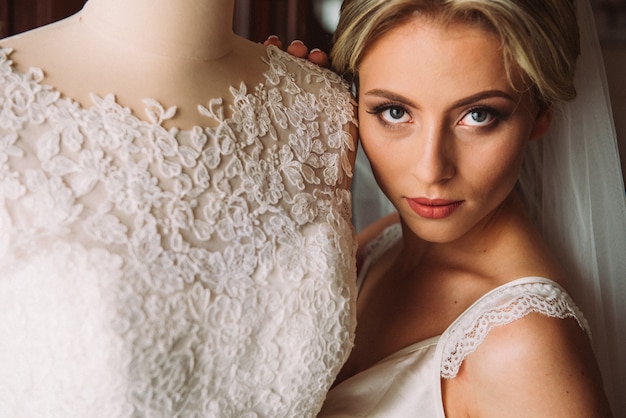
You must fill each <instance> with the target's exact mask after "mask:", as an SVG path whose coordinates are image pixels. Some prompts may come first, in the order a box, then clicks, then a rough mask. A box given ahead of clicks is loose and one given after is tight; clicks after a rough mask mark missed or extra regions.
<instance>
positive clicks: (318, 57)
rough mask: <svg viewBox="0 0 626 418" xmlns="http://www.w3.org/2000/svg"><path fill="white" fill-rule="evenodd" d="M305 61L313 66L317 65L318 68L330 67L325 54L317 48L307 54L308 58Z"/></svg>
mask: <svg viewBox="0 0 626 418" xmlns="http://www.w3.org/2000/svg"><path fill="white" fill-rule="evenodd" d="M307 59H308V60H309V61H311V62H312V63H313V64H317V65H319V66H320V67H324V68H328V67H329V65H330V63H329V62H328V55H327V54H326V52H324V51H322V50H320V49H318V48H314V49H312V50H311V52H309V56H308V57H307Z"/></svg>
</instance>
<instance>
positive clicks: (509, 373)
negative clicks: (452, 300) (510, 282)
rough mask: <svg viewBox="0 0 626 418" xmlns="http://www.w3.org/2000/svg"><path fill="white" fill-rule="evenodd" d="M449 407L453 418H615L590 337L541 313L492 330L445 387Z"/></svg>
mask: <svg viewBox="0 0 626 418" xmlns="http://www.w3.org/2000/svg"><path fill="white" fill-rule="evenodd" d="M444 403H445V405H446V409H447V411H448V412H449V413H450V416H456V415H457V413H459V414H460V413H464V414H465V413H467V414H469V415H472V416H474V414H475V415H476V416H481V417H502V416H507V417H528V416H532V417H569V418H575V417H585V418H593V417H603V418H604V417H610V416H611V415H610V411H609V407H608V403H607V400H606V397H605V395H604V392H603V389H602V380H601V377H600V373H599V371H598V367H597V364H596V361H595V358H594V356H593V352H592V349H591V345H590V342H589V339H588V337H587V335H586V333H585V332H584V331H583V330H582V329H581V328H580V327H579V325H578V323H577V322H576V320H575V319H572V318H569V319H557V318H551V317H548V316H545V315H542V314H538V313H531V314H529V315H527V316H525V317H523V318H521V319H518V320H516V321H514V322H512V323H510V324H507V325H504V326H499V327H496V328H494V329H493V330H491V332H490V333H489V335H488V336H487V337H486V339H485V340H484V342H483V343H482V344H481V345H480V347H478V349H477V350H476V351H475V352H474V353H472V354H470V355H469V356H468V357H467V358H466V359H465V361H464V362H463V364H462V366H461V369H460V370H459V374H458V376H457V377H456V378H454V379H451V380H448V381H445V382H444Z"/></svg>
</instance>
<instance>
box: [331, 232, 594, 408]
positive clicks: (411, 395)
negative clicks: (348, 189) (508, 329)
mask: <svg viewBox="0 0 626 418" xmlns="http://www.w3.org/2000/svg"><path fill="white" fill-rule="evenodd" d="M401 237H402V231H401V228H400V226H399V225H398V224H396V225H393V226H391V227H389V228H387V229H385V230H384V231H383V233H382V234H381V235H379V236H378V237H377V238H376V239H374V240H372V241H371V243H370V245H369V246H368V247H366V257H367V258H366V259H365V262H364V267H363V270H362V271H361V273H359V276H360V277H359V280H360V281H362V279H363V276H365V274H366V273H367V269H368V268H369V266H370V265H371V263H372V262H373V261H374V260H376V259H377V258H378V257H380V256H381V255H382V254H383V253H385V251H386V250H387V249H389V248H390V247H391V246H392V245H393V244H395V243H396V242H397V241H398V240H399V239H401ZM533 312H536V313H540V314H542V315H546V316H550V317H553V318H560V319H565V318H574V319H575V320H576V321H578V324H579V325H580V327H581V328H582V329H584V330H585V331H586V332H587V333H588V335H590V333H589V327H588V325H587V321H586V319H585V317H584V316H583V314H582V312H580V310H579V309H578V307H577V306H576V305H575V304H574V302H573V301H572V299H571V298H570V296H569V295H568V294H567V293H566V292H565V290H564V289H563V288H561V287H560V286H559V285H558V284H557V283H555V282H553V281H551V280H549V279H546V278H542V277H524V278H520V279H517V280H513V281H511V282H508V283H506V284H504V285H502V286H500V287H497V288H495V289H493V290H492V291H490V292H488V293H486V294H485V295H483V296H482V297H481V298H480V299H478V300H477V301H476V302H475V303H474V304H472V305H471V306H470V307H469V308H468V309H467V310H465V311H464V312H463V313H462V314H461V315H460V316H459V317H458V318H457V319H456V320H455V321H454V322H453V323H452V324H451V325H450V326H449V327H448V328H447V329H446V330H445V331H444V332H443V333H442V334H441V335H439V336H435V337H432V338H429V339H427V340H424V341H419V342H417V343H415V344H412V345H410V346H408V347H405V348H403V349H401V350H399V351H397V352H395V353H393V354H391V355H389V356H388V357H386V358H384V359H382V360H381V361H379V362H378V363H376V364H374V365H373V366H372V367H370V368H369V369H366V370H364V371H362V372H360V373H358V374H356V375H354V376H352V377H351V378H349V379H346V380H344V381H343V382H341V383H340V384H339V385H337V386H336V387H334V388H333V389H331V390H330V392H329V393H328V396H327V398H326V401H325V403H324V406H323V408H322V411H321V413H320V414H319V418H330V417H335V418H339V417H355V416H358V417H385V418H405V417H410V416H419V417H429V418H431V417H432V418H444V417H445V414H444V407H443V398H442V393H441V379H452V378H454V377H456V375H457V373H458V371H459V368H460V367H461V365H462V363H463V360H464V359H465V358H466V357H467V356H468V355H470V354H471V353H473V352H474V351H475V350H476V349H477V348H478V347H479V346H480V345H481V344H482V342H483V341H484V340H485V338H486V337H487V335H488V334H489V331H491V330H492V329H493V328H495V327H498V326H504V325H506V324H509V323H511V322H513V321H516V320H519V319H521V318H523V317H525V316H526V315H528V314H530V313H533Z"/></svg>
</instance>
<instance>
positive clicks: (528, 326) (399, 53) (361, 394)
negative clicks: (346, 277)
mask: <svg viewBox="0 0 626 418" xmlns="http://www.w3.org/2000/svg"><path fill="white" fill-rule="evenodd" d="M584 6H585V7H584V8H582V9H581V10H578V13H579V14H578V16H579V17H583V18H584V17H586V18H587V19H589V18H590V17H591V16H592V15H591V12H590V10H589V9H588V7H586V6H587V5H586V4H585V5H584ZM582 28H583V33H584V34H585V36H583V38H582V40H583V45H582V47H583V50H584V52H589V45H588V44H586V42H587V38H586V36H587V34H588V33H592V30H593V28H591V29H589V28H587V27H582ZM335 40H336V42H335V45H334V47H333V51H332V53H331V61H332V64H333V67H334V68H335V69H336V70H337V71H338V72H339V73H340V74H343V75H345V76H346V77H347V78H348V79H349V81H352V83H353V84H354V87H355V89H356V92H357V97H358V105H359V107H358V118H359V132H360V138H361V142H362V146H363V149H364V151H365V153H366V154H367V157H368V159H369V161H370V164H371V166H372V170H373V172H374V175H375V177H376V180H377V182H378V184H379V186H380V188H381V190H382V191H383V192H384V193H385V195H386V196H387V197H388V198H389V200H390V201H391V202H392V203H393V204H394V206H395V207H396V209H397V212H398V215H399V223H395V219H393V218H386V219H383V220H382V221H381V222H380V223H378V224H374V225H372V227H371V228H369V229H368V230H366V231H364V232H363V233H362V234H361V235H360V236H359V246H360V254H359V266H358V269H359V282H358V286H359V297H358V301H357V319H358V327H357V334H356V340H355V347H354V349H353V351H352V353H351V355H350V357H349V359H348V361H347V363H346V364H345V366H344V368H343V369H342V372H341V373H340V375H339V377H338V380H337V382H336V386H335V387H334V388H333V389H332V390H331V391H330V392H329V394H328V397H327V399H326V402H325V405H324V407H323V409H322V412H321V414H320V416H321V417H339V416H342V417H343V416H380V417H385V418H388V417H406V416H423V417H443V416H447V417H457V416H458V417H465V416H480V417H490V416H494V417H502V416H506V417H516V416H520V417H521V416H524V417H526V416H532V417H555V416H563V417H606V416H610V415H611V411H610V407H609V404H608V402H607V398H606V396H605V391H604V389H603V382H602V377H601V374H600V372H599V370H598V367H597V365H596V360H595V358H594V352H593V348H592V345H591V343H590V339H589V338H588V337H589V326H588V325H587V321H586V319H585V317H584V316H583V314H582V312H581V311H580V310H579V309H578V307H577V306H576V304H575V303H574V302H573V300H572V299H571V298H570V296H569V295H568V293H567V291H566V290H565V289H569V288H571V289H574V290H575V291H576V295H577V297H580V298H581V300H586V301H590V300H591V303H589V302H588V303H587V304H586V305H585V307H587V308H589V312H590V316H592V319H593V322H592V331H595V332H594V336H595V338H598V340H597V341H599V343H596V346H595V347H594V348H595V349H596V351H597V352H598V353H599V355H601V356H602V357H601V358H602V359H603V360H604V361H605V363H603V365H604V366H605V368H604V372H605V373H606V377H607V382H609V386H608V387H609V389H610V390H611V391H610V392H609V393H610V394H611V395H612V401H613V407H614V409H615V410H614V412H615V413H616V414H621V413H622V412H623V411H624V409H623V408H622V407H621V406H620V403H619V402H620V401H619V400H618V397H619V394H618V393H617V392H616V391H617V390H619V387H620V386H619V385H616V382H617V381H618V380H619V379H620V378H621V379H623V377H624V376H623V373H624V369H623V367H620V364H623V363H619V362H620V359H619V358H612V359H611V361H615V362H616V363H615V366H616V367H617V369H616V370H617V372H616V373H615V374H613V375H611V364H609V363H607V362H606V361H607V360H608V359H607V357H606V355H607V353H609V354H612V353H611V351H610V350H611V347H613V348H615V347H616V345H615V342H616V341H617V340H616V339H613V340H611V344H612V345H611V344H608V343H607V338H611V337H612V336H613V337H614V334H613V333H612V332H610V331H611V329H610V328H609V327H611V326H612V327H614V328H615V327H617V326H618V325H617V324H618V322H616V321H619V320H620V319H619V318H620V316H619V315H618V314H619V313H620V312H623V301H622V300H623V293H620V292H621V291H623V285H618V286H617V287H615V288H614V289H615V290H618V292H616V293H614V294H604V292H607V291H610V290H613V289H612V288H611V287H610V286H611V283H613V284H614V283H615V282H616V281H618V280H619V278H620V277H619V275H616V274H615V273H612V271H611V270H610V269H611V268H612V266H613V263H615V265H617V266H623V261H620V260H619V259H609V261H607V259H606V258H603V257H605V256H604V254H602V253H599V254H593V255H592V257H593V260H592V261H593V264H594V265H599V266H601V268H599V269H597V270H596V271H591V270H590V268H589V266H588V265H587V259H586V258H577V257H586V256H587V251H586V248H585V247H584V246H585V245H586V244H587V243H586V242H585V241H584V239H585V238H586V236H585V235H581V234H580V233H579V232H580V231H581V230H584V229H591V230H593V231H596V232H597V233H598V236H596V238H595V241H593V245H596V244H598V245H601V246H603V247H602V248H605V249H606V250H607V252H611V251H614V253H615V254H624V251H625V250H626V245H625V243H624V233H623V231H624V230H625V229H624V226H625V219H626V212H625V211H624V197H623V190H624V188H623V183H622V181H621V177H619V174H617V177H615V176H614V174H615V173H619V165H618V161H617V153H616V149H615V143H614V137H613V136H612V133H611V132H604V131H601V130H598V129H597V127H598V126H599V127H600V128H602V127H603V125H605V121H608V122H610V117H609V116H608V115H609V112H608V109H607V108H606V107H605V105H606V103H602V101H601V100H598V99H594V97H593V96H590V95H589V91H591V92H592V93H593V92H594V88H595V86H593V85H591V86H592V87H591V88H589V84H587V83H591V82H592V81H591V80H592V78H590V79H589V80H588V79H587V77H589V72H588V71H587V69H588V68H586V67H585V66H587V65H589V64H588V63H589V61H584V62H582V65H583V67H582V69H583V71H585V72H586V74H583V77H585V78H579V79H578V81H579V82H580V81H581V80H582V81H583V83H582V84H581V83H578V85H577V86H575V84H574V73H575V71H574V70H575V63H576V60H577V58H578V56H579V52H580V44H579V33H578V27H577V25H576V10H575V7H574V4H573V3H572V2H571V1H569V0H548V1H541V2H536V1H524V0H511V1H497V2H496V1H491V0H484V1H483V0H476V1H454V0H452V1H421V0H393V1H379V0H371V1H369V0H347V1H346V2H344V5H343V9H342V13H341V18H340V21H339V26H338V29H337V32H336V34H335ZM591 74H597V72H596V73H593V72H592V73H591ZM579 77H580V75H579ZM581 86H582V88H579V92H578V93H579V94H581V93H582V96H581V97H579V98H578V99H577V101H574V102H573V104H572V105H569V104H565V103H566V102H568V101H571V100H572V99H574V97H575V96H576V93H577V92H576V88H577V87H581ZM601 88H602V86H600V93H602V91H601ZM581 99H584V100H588V101H587V102H583V103H582V105H581V107H582V110H590V112H592V113H590V114H584V113H582V112H581V113H580V114H578V115H576V114H570V113H568V112H571V111H572V109H575V108H576V106H578V103H579V102H578V101H579V100H581ZM598 115H599V116H598ZM596 116H598V117H599V119H596ZM585 118H587V119H585ZM581 120H582V121H583V122H586V125H583V128H582V129H577V130H573V131H567V132H563V131H562V129H563V125H564V124H566V123H572V124H575V123H578V122H579V121H581ZM553 124H554V125H555V126H551V125H553ZM590 126H591V127H592V130H591V132H589V131H585V129H589V127H590ZM605 126H607V127H608V128H610V126H609V124H606V125H605ZM551 129H552V132H551V131H550V130H551ZM555 129H556V130H555ZM546 134H548V135H547V137H546V138H544V139H542V137H544V136H545V135H546ZM581 138H582V139H581ZM569 140H572V141H575V140H580V141H582V142H578V143H576V142H573V144H571V143H569V142H567V141H569ZM546 141H552V142H554V143H553V144H548V146H549V147H553V148H554V147H560V148H558V149H559V150H560V151H561V152H559V153H558V154H556V155H554V154H547V153H546V154H542V151H541V149H538V147H540V146H542V143H543V142H546ZM590 141H594V142H593V145H594V146H593V147H589V149H586V150H585V151H584V152H582V154H583V155H582V156H581V147H583V146H585V143H591V142H590ZM562 144H565V145H562ZM607 144H608V146H607ZM546 152H547V151H546ZM527 154H528V155H527ZM596 156H600V157H606V158H605V161H606V162H607V164H606V165H605V166H602V170H603V171H602V172H598V173H592V174H589V173H590V172H589V171H588V168H587V165H583V164H581V165H577V164H575V163H574V164H572V161H573V160H571V159H570V158H572V159H576V158H589V161H591V160H593V158H595V157H596ZM541 157H544V158H551V159H550V160H546V162H545V165H536V164H535V165H533V164H534V163H536V162H537V161H541ZM544 170H545V171H544ZM576 171H583V172H584V173H586V179H587V181H589V182H590V183H592V184H593V185H592V186H591V187H589V189H586V188H585V187H587V186H586V185H584V184H577V183H574V184H570V183H567V182H565V181H562V182H561V183H557V184H553V183H551V181H552V180H551V178H552V177H554V176H558V177H557V178H559V179H567V178H568V177H571V176H570V174H571V173H574V172H576ZM520 173H521V176H520ZM596 176H597V177H596ZM571 178H572V180H570V181H575V180H576V179H578V178H577V177H571ZM518 179H519V180H520V181H519V185H520V187H519V188H518V187H517V184H518ZM607 180H608V181H607ZM520 189H521V190H520ZM585 190H590V192H591V193H593V194H592V195H585V194H584V191H585ZM603 190H604V191H606V193H605V194H602V192H603ZM577 192H580V193H583V194H582V195H580V194H577ZM572 195H574V197H573V198H572V197H571V196H572ZM600 196H602V199H606V200H599V199H600ZM548 199H550V200H548ZM576 199H578V200H576ZM561 200H562V201H566V202H568V203H569V205H570V207H561V206H554V207H553V206H552V205H548V203H552V202H554V201H557V202H558V201H561ZM572 200H575V201H576V202H577V203H578V206H576V205H575V203H572V202H571V201H572ZM607 205H609V206H608V210H607V208H605V207H603V206H607ZM581 208H582V209H581ZM357 210H358V208H357ZM585 211H587V212H585ZM586 213H589V214H592V215H593V216H594V218H593V222H594V223H593V224H585V222H587V219H586V218H584V217H583V216H584V215H585V214H586ZM597 213H604V214H608V216H610V217H609V218H604V219H603V218H600V219H596V218H595V216H597V215H596V214H597ZM576 222H583V224H582V225H577V224H576ZM604 222H608V225H609V228H615V232H613V233H612V232H611V231H610V229H609V230H608V231H607V230H602V227H601V224H600V223H604ZM390 224H391V226H390ZM536 225H539V227H540V228H541V233H540V232H539V231H538V229H537V226H536ZM542 234H543V236H542ZM579 240H581V241H579ZM577 247H579V248H577ZM603 269H604V270H603ZM623 271H624V270H623V268H622V269H621V272H623ZM606 272H608V273H612V274H608V275H607V277H606V278H605V279H606V280H607V281H608V285H607V284H606V283H595V284H593V280H595V279H596V278H597V277H598V276H602V275H603V274H604V273H606ZM617 272H620V270H619V269H618V270H617ZM600 280H604V278H602V277H601V278H600ZM611 280H612V281H613V282H611ZM620 286H621V287H620ZM591 291H595V292H596V293H602V294H603V296H602V297H603V298H604V299H603V300H604V301H605V304H606V305H605V306H606V310H605V312H606V316H604V315H598V314H597V308H596V306H595V304H594V302H595V301H594V300H593V299H592V297H593V296H594V295H592V294H591V293H589V292H591ZM586 292H588V293H586ZM607 293H608V292H607ZM592 308H594V309H592ZM605 319H606V322H604V320H605ZM611 321H614V322H611ZM594 326H597V329H596V328H594ZM604 332H607V334H603V333H604ZM607 347H608V349H607ZM607 366H608V367H607ZM613 376H617V378H615V379H613V378H611V377H613ZM617 416H621V415H617Z"/></svg>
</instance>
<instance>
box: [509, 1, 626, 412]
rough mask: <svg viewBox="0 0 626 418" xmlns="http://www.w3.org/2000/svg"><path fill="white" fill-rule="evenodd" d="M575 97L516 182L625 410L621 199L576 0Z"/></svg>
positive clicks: (599, 81)
mask: <svg viewBox="0 0 626 418" xmlns="http://www.w3.org/2000/svg"><path fill="white" fill-rule="evenodd" d="M577 9H578V10H577V12H578V24H579V27H580V33H581V35H580V39H581V49H582V53H581V57H580V59H579V60H578V64H577V70H576V71H577V72H576V89H577V93H578V94H577V97H576V99H575V100H573V101H572V102H569V103H564V104H562V105H561V106H559V107H557V108H556V109H555V115H554V121H553V124H552V127H551V128H550V132H549V133H548V135H546V137H545V138H543V139H542V140H540V141H534V142H533V143H532V144H530V147H529V149H528V154H527V156H526V161H525V165H524V168H523V170H522V174H521V176H520V186H521V189H522V193H523V195H524V197H525V199H526V201H527V204H528V206H529V209H530V210H531V213H532V215H533V217H534V218H535V220H536V222H537V224H538V226H539V228H540V229H541V232H542V234H543V237H544V238H545V240H546V241H547V242H548V244H549V245H550V247H551V248H552V250H553V251H554V252H555V253H556V254H557V255H558V256H559V257H560V258H561V260H562V261H563V264H564V265H565V267H566V268H569V271H568V273H569V274H570V282H569V284H568V290H569V292H570V293H571V294H572V296H573V298H574V300H575V301H576V303H577V304H578V305H579V307H580V308H581V309H582V311H583V312H584V313H585V316H586V317H587V319H588V320H589V323H590V326H591V330H592V338H593V347H594V351H595V353H596V356H597V358H598V362H599V363H600V368H601V370H602V374H603V378H604V383H605V389H606V391H607V394H608V396H609V399H610V401H611V406H612V408H613V414H614V416H616V417H618V416H619V417H626V399H625V398H624V397H623V390H624V388H625V387H626V356H624V354H623V350H622V349H623V347H626V326H625V323H626V203H625V195H624V181H623V177H622V172H621V168H620V159H619V152H618V148H617V139H616V135H615V128H614V125H613V118H612V116H611V115H612V112H611V105H610V101H609V94H608V87H607V82H606V77H605V72H604V64H603V61H602V53H601V49H600V44H599V41H598V37H597V32H596V27H595V23H594V17H593V12H592V9H591V6H590V4H589V1H588V0H577Z"/></svg>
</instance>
